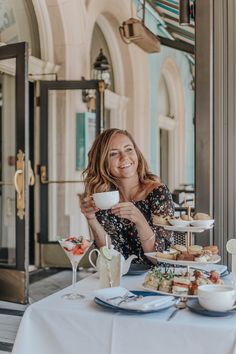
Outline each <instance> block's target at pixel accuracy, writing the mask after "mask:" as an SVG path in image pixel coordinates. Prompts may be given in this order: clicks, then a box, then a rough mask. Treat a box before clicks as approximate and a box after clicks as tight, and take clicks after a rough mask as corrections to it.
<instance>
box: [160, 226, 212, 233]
mask: <svg viewBox="0 0 236 354" xmlns="http://www.w3.org/2000/svg"><path fill="white" fill-rule="evenodd" d="M155 226H160V227H163V228H164V229H165V230H169V231H179V232H203V231H205V230H210V229H212V228H213V225H211V226H210V227H199V226H184V227H182V226H181V227H180V226H178V227H177V226H171V225H162V224H155Z"/></svg>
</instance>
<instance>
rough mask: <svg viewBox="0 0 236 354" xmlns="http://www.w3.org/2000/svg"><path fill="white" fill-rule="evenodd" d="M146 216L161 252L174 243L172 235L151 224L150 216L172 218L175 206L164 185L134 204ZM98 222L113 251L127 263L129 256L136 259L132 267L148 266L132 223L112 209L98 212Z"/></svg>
mask: <svg viewBox="0 0 236 354" xmlns="http://www.w3.org/2000/svg"><path fill="white" fill-rule="evenodd" d="M133 203H134V205H135V206H136V207H137V208H138V209H139V210H140V211H141V212H142V214H143V215H144V216H145V218H146V220H147V222H148V224H149V225H150V227H151V228H152V230H153V232H154V234H155V239H156V250H158V251H162V250H164V249H166V248H168V247H169V246H170V244H171V243H172V242H173V239H172V233H171V232H169V231H166V230H164V228H163V227H159V226H156V225H154V224H153V215H158V216H163V217H165V216H173V215H174V203H173V201H172V196H171V193H170V192H169V190H168V188H167V186H165V185H164V184H162V185H160V186H158V187H156V188H155V189H153V190H152V191H151V192H150V193H149V194H148V195H147V196H146V198H145V199H143V200H139V201H136V202H133ZM96 217H97V220H98V222H99V223H100V224H101V225H102V226H103V228H104V230H105V231H106V233H107V234H108V235H109V236H110V238H111V242H112V244H113V246H114V248H115V249H116V250H117V251H118V252H120V253H121V254H123V256H124V257H125V258H126V259H127V258H128V257H129V256H130V255H131V254H135V255H136V256H137V257H138V258H137V259H135V260H134V263H144V264H150V261H149V260H148V259H147V257H146V256H145V255H144V252H143V249H142V246H141V242H140V240H139V237H138V232H137V229H136V226H135V224H134V223H132V222H131V221H129V220H127V219H122V218H120V217H118V216H116V215H114V214H112V213H111V209H108V210H99V211H98V212H97V213H96Z"/></svg>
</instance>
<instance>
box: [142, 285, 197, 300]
mask: <svg viewBox="0 0 236 354" xmlns="http://www.w3.org/2000/svg"><path fill="white" fill-rule="evenodd" d="M142 288H143V289H145V290H147V291H148V290H149V291H150V292H151V293H155V294H160V295H171V296H174V297H181V295H177V294H172V293H167V292H165V291H160V290H153V289H151V288H147V287H145V286H144V285H142ZM182 297H187V298H193V299H196V298H197V295H184V296H182Z"/></svg>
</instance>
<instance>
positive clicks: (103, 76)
mask: <svg viewBox="0 0 236 354" xmlns="http://www.w3.org/2000/svg"><path fill="white" fill-rule="evenodd" d="M110 68H111V67H110V64H109V63H108V60H107V57H106V56H105V55H104V54H103V51H102V49H100V53H99V55H98V56H97V58H96V60H95V63H94V64H93V72H92V76H93V79H95V80H103V81H104V83H105V88H108V87H109V86H110V84H111V73H110Z"/></svg>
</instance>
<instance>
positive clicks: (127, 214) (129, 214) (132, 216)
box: [111, 202, 144, 224]
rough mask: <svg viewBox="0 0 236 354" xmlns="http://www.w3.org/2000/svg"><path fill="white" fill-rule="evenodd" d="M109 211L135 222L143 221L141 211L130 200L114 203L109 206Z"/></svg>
mask: <svg viewBox="0 0 236 354" xmlns="http://www.w3.org/2000/svg"><path fill="white" fill-rule="evenodd" d="M111 212H112V214H114V215H116V216H118V217H120V218H124V219H128V220H130V221H132V222H133V223H135V224H137V223H139V222H143V218H144V216H143V214H142V213H141V211H140V210H139V209H138V208H136V206H135V205H134V204H133V203H131V202H122V203H119V204H116V205H114V206H113V207H112V208H111Z"/></svg>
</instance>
